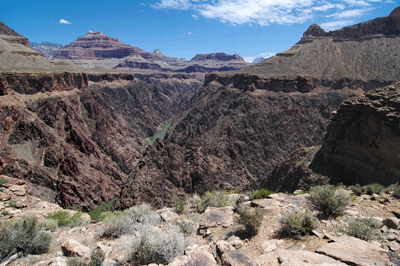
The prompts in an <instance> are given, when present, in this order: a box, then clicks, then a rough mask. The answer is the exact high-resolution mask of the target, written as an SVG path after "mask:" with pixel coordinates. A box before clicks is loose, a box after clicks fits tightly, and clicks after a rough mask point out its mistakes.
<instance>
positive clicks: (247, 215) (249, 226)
mask: <svg viewBox="0 0 400 266" xmlns="http://www.w3.org/2000/svg"><path fill="white" fill-rule="evenodd" d="M237 212H238V214H239V217H238V218H236V222H237V223H238V224H240V225H241V226H242V227H243V232H244V233H246V234H248V235H250V236H255V235H256V234H257V233H258V230H259V229H260V226H261V223H262V220H263V217H264V215H263V213H262V210H261V209H260V208H250V207H244V206H239V207H238V208H237Z"/></svg>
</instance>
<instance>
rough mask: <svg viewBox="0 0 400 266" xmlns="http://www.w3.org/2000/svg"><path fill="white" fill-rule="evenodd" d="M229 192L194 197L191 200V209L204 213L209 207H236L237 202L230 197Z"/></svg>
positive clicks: (208, 193)
mask: <svg viewBox="0 0 400 266" xmlns="http://www.w3.org/2000/svg"><path fill="white" fill-rule="evenodd" d="M228 195H229V193H228V192H227V191H217V192H209V191H207V192H206V193H204V195H203V196H202V197H199V196H198V195H196V194H195V195H193V198H192V200H189V205H190V208H192V209H195V210H196V211H197V212H199V213H202V212H204V211H205V210H206V209H207V207H219V208H221V207H225V206H235V204H236V200H234V199H233V198H231V197H229V196H228Z"/></svg>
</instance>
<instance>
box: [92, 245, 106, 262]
mask: <svg viewBox="0 0 400 266" xmlns="http://www.w3.org/2000/svg"><path fill="white" fill-rule="evenodd" d="M105 258H106V257H105V254H104V252H103V251H102V250H101V249H99V248H96V249H94V250H92V253H91V254H90V263H89V266H101V264H102V263H103V261H104V260H105Z"/></svg>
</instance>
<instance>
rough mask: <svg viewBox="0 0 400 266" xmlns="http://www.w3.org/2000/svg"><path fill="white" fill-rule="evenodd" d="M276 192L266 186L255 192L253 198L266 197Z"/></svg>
mask: <svg viewBox="0 0 400 266" xmlns="http://www.w3.org/2000/svg"><path fill="white" fill-rule="evenodd" d="M274 193H275V192H273V191H271V190H268V189H266V188H261V189H259V190H257V191H256V192H254V193H253V199H265V198H267V197H268V196H269V195H271V194H274Z"/></svg>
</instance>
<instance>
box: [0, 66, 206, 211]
mask: <svg viewBox="0 0 400 266" xmlns="http://www.w3.org/2000/svg"><path fill="white" fill-rule="evenodd" d="M3 77H5V80H6V81H10V80H18V79H20V78H21V74H19V73H16V74H15V77H14V78H12V74H11V73H8V74H7V75H6V76H3ZM24 77H25V78H26V79H28V78H29V82H27V84H29V86H30V87H29V88H30V91H28V92H29V93H31V94H30V95H28V94H25V95H23V94H20V93H19V92H17V91H20V92H21V93H23V92H24V91H22V90H21V89H20V87H19V84H18V83H15V82H8V83H7V84H8V87H7V90H6V92H7V94H5V95H2V96H0V97H1V101H0V121H3V122H2V123H1V124H0V174H2V175H7V176H13V177H15V178H18V179H23V180H26V181H27V184H28V188H29V190H30V191H29V192H30V193H31V194H33V195H34V196H37V197H40V198H43V199H46V200H48V201H56V202H58V203H59V204H60V205H61V206H63V207H73V206H76V207H79V206H80V207H83V208H84V209H85V210H91V209H93V208H95V207H96V206H97V205H99V204H101V203H102V202H108V201H110V200H111V199H113V198H114V197H117V196H119V194H120V191H121V189H122V187H123V186H124V184H125V182H126V175H127V174H128V173H129V172H130V170H131V169H132V166H133V165H134V164H135V163H136V162H137V160H138V158H139V157H140V154H141V153H143V152H144V150H145V148H146V144H145V142H144V138H145V137H147V136H149V135H152V134H153V133H154V132H155V131H156V130H157V127H158V125H159V124H161V123H163V122H164V121H166V120H168V119H171V118H172V116H174V115H175V114H177V113H178V112H179V111H180V110H181V109H182V108H183V107H184V106H186V105H187V104H188V102H189V100H190V97H191V95H192V94H193V93H194V92H195V91H196V86H200V83H199V82H197V81H194V80H191V79H187V80H181V79H177V78H173V77H170V78H167V79H152V78H151V77H148V78H147V80H146V81H141V80H139V79H135V78H134V77H133V75H132V74H129V73H124V74H121V76H120V77H118V76H117V75H116V74H115V75H107V74H90V75H89V77H88V75H86V74H83V75H82V74H81V76H80V77H85V79H84V80H85V82H82V86H81V87H78V86H76V87H74V83H73V82H72V83H69V85H65V87H57V88H56V87H55V86H53V87H49V88H50V89H48V90H46V92H45V93H41V91H42V89H43V88H42V89H39V88H38V87H39V86H40V84H41V82H39V81H38V80H39V79H42V78H46V77H45V74H44V73H40V74H38V75H36V76H33V75H32V74H26V75H22V78H21V80H23V78H24ZM35 77H36V78H37V80H35ZM61 77H68V78H71V79H72V81H74V80H73V77H74V74H72V73H52V74H51V73H49V75H48V77H47V78H48V81H49V84H50V83H51V81H54V80H57V79H58V78H61ZM68 78H65V79H64V80H63V82H64V83H65V84H67V83H66V82H67V81H68V80H69V79H68ZM88 79H89V80H93V81H91V82H88ZM107 80H112V82H109V81H107ZM94 81H97V82H94ZM64 83H63V84H64ZM54 84H55V82H54ZM59 84H61V83H57V86H59ZM35 86H36V88H35ZM34 92H36V93H34Z"/></svg>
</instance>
